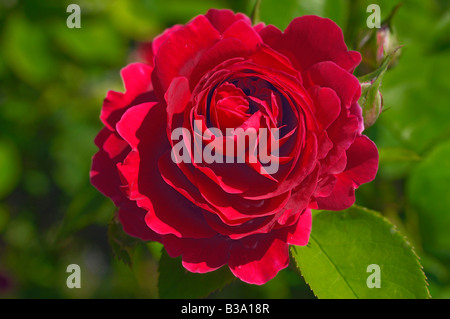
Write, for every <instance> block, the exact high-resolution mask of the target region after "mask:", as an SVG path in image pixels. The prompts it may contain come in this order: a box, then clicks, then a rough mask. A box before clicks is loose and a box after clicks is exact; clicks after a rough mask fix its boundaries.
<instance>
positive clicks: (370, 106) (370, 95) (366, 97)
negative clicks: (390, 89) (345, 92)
mask: <svg viewBox="0 0 450 319" xmlns="http://www.w3.org/2000/svg"><path fill="white" fill-rule="evenodd" d="M359 104H360V105H361V107H362V109H363V118H364V128H366V129H367V128H369V127H371V126H372V125H373V124H374V123H375V121H376V120H377V119H378V116H379V115H380V114H381V111H382V108H383V96H382V95H381V91H380V89H379V88H378V87H377V86H376V85H374V83H373V82H365V83H361V98H360V100H359Z"/></svg>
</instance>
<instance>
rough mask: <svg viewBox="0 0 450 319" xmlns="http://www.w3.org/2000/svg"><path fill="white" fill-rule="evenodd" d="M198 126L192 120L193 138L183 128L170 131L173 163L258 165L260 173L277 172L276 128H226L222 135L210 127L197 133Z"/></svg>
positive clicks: (199, 123)
mask: <svg viewBox="0 0 450 319" xmlns="http://www.w3.org/2000/svg"><path fill="white" fill-rule="evenodd" d="M202 123H203V122H202V121H201V120H195V121H194V125H193V126H194V130H193V136H192V134H191V131H190V130H188V129H187V128H183V127H180V128H176V129H174V130H173V131H172V133H171V139H172V142H173V147H172V152H171V157H172V161H173V162H174V163H177V164H179V163H191V162H192V161H193V162H194V163H196V164H198V163H207V164H212V163H246V162H247V163H250V164H257V163H259V164H260V167H259V170H260V173H261V174H275V173H276V172H278V168H279V131H280V129H279V128H271V129H267V128H259V129H258V130H256V129H255V128H252V127H249V128H246V129H245V130H244V129H243V128H241V127H238V128H227V129H226V130H225V134H223V131H222V130H220V129H219V128H214V127H209V128H207V129H206V130H205V131H204V132H201V127H202ZM247 141H248V143H247ZM205 142H206V143H205Z"/></svg>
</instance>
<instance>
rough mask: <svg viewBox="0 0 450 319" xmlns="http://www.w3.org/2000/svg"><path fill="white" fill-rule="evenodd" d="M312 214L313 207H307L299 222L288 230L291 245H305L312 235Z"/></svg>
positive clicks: (288, 239)
mask: <svg viewBox="0 0 450 319" xmlns="http://www.w3.org/2000/svg"><path fill="white" fill-rule="evenodd" d="M311 227H312V215H311V209H306V210H305V211H304V212H303V213H302V214H301V215H300V218H299V219H298V221H297V223H296V224H295V225H293V226H292V227H289V228H288V229H287V230H286V235H287V236H286V241H287V243H288V244H290V245H296V246H305V245H306V244H308V241H309V236H310V235H311Z"/></svg>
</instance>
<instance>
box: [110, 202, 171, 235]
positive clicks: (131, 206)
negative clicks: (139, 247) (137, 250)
mask: <svg viewBox="0 0 450 319" xmlns="http://www.w3.org/2000/svg"><path fill="white" fill-rule="evenodd" d="M146 214H147V212H146V211H145V210H144V209H142V208H140V207H138V206H137V205H136V203H135V202H133V201H128V203H127V204H125V205H123V206H122V207H121V208H120V210H119V215H118V217H119V220H120V222H121V223H122V226H123V230H124V231H125V232H126V233H127V234H129V235H131V236H134V237H138V238H141V239H142V240H153V241H159V242H161V240H162V239H161V236H160V235H158V234H157V233H155V232H154V231H153V230H151V229H150V228H149V227H148V226H147V224H146V223H145V215H146Z"/></svg>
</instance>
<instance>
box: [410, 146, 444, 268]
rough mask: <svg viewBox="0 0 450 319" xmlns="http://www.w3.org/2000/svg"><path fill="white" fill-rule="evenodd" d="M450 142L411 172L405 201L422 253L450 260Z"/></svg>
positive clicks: (432, 153) (437, 148)
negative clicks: (415, 224) (417, 230)
mask: <svg viewBox="0 0 450 319" xmlns="http://www.w3.org/2000/svg"><path fill="white" fill-rule="evenodd" d="M449 185H450V141H447V142H446V143H443V144H441V145H439V146H437V147H436V148H435V149H433V151H431V152H430V153H429V154H428V156H427V157H426V158H425V159H424V160H423V161H422V162H421V163H420V164H418V165H417V166H416V167H415V168H414V169H413V170H412V172H411V176H410V178H409V179H408V181H407V196H408V201H409V202H410V203H411V204H412V206H413V207H414V209H415V210H416V212H417V214H418V217H419V225H420V231H421V233H422V241H423V245H424V247H425V249H427V250H429V251H431V252H433V253H437V254H440V255H442V256H443V257H445V258H447V259H449V258H450V232H449V229H450V214H449V207H450V192H449Z"/></svg>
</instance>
